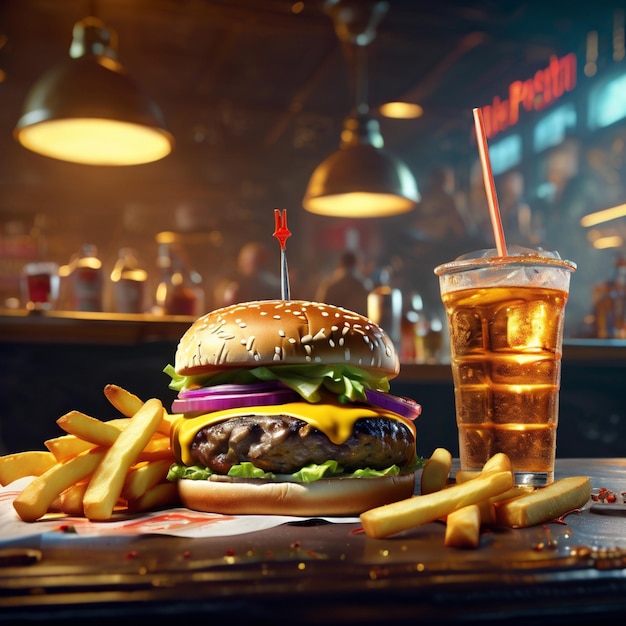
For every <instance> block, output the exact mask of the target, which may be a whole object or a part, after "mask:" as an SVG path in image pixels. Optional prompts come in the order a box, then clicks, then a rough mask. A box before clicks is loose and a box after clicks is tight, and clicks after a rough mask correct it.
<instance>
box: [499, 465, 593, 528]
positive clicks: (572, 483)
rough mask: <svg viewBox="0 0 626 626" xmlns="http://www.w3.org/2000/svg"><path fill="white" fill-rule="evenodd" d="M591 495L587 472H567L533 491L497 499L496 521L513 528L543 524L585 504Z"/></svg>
mask: <svg viewBox="0 0 626 626" xmlns="http://www.w3.org/2000/svg"><path fill="white" fill-rule="evenodd" d="M590 496H591V481H590V480H589V477H588V476H568V477H567V478H561V479H560V480H556V481H554V482H553V483H551V484H549V485H547V486H545V487H538V488H537V489H535V490H534V491H533V492H532V493H529V494H526V495H523V496H519V497H517V498H513V499H510V500H504V501H502V502H499V503H496V507H495V508H496V523H498V524H500V525H501V526H509V527H510V528H526V527H527V526H535V525H536V524H543V523H544V522H549V521H550V520H552V519H555V518H558V517H559V516H561V515H564V514H565V513H567V512H568V511H571V510H573V509H577V508H579V507H581V506H584V505H585V504H586V503H587V501H588V500H589V497H590Z"/></svg>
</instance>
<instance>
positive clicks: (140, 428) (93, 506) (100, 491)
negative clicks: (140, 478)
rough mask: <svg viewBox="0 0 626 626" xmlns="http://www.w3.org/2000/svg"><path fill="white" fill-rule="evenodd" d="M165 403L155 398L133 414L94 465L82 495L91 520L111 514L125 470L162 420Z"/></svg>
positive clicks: (120, 488)
mask: <svg viewBox="0 0 626 626" xmlns="http://www.w3.org/2000/svg"><path fill="white" fill-rule="evenodd" d="M162 416H163V405H162V404H161V401H160V400H158V399H156V398H152V399H150V400H148V401H147V402H145V403H144V404H143V405H142V406H141V408H140V409H139V411H137V413H135V414H134V415H133V417H132V418H131V419H130V422H129V423H128V426H127V427H126V428H125V429H124V430H122V431H121V432H120V435H119V436H118V438H117V439H116V440H115V443H113V445H112V446H111V447H110V448H109V449H108V450H107V452H106V455H105V456H104V458H103V459H102V462H101V463H100V464H99V465H98V467H97V469H95V471H94V473H93V476H92V477H91V480H90V482H89V487H88V488H87V491H86V492H85V497H84V498H83V505H84V507H85V516H86V517H88V518H89V519H92V520H107V519H110V518H111V514H112V512H113V508H114V506H115V503H116V502H117V499H118V498H119V497H120V494H121V492H122V488H123V486H124V480H125V478H126V473H127V472H128V470H129V469H130V467H131V466H132V465H134V464H135V462H136V461H137V458H138V457H139V455H140V453H141V451H142V450H143V449H144V447H145V446H146V445H147V443H148V442H149V441H150V438H151V437H152V435H153V434H154V433H155V432H156V429H157V427H158V425H159V423H160V422H161V419H162Z"/></svg>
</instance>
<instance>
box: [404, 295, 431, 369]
mask: <svg viewBox="0 0 626 626" xmlns="http://www.w3.org/2000/svg"><path fill="white" fill-rule="evenodd" d="M402 300H403V307H402V322H401V335H402V340H401V344H400V361H401V362H402V363H423V362H424V334H425V333H424V324H425V318H424V302H423V300H422V296H421V295H420V294H419V293H417V292H412V293H410V294H409V296H408V297H403V299H402Z"/></svg>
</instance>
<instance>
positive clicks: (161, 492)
mask: <svg viewBox="0 0 626 626" xmlns="http://www.w3.org/2000/svg"><path fill="white" fill-rule="evenodd" d="M104 394H105V396H106V398H107V399H108V400H109V402H110V403H111V404H112V405H113V406H114V407H115V408H116V409H117V410H118V411H119V412H120V413H121V415H122V416H123V417H119V418H114V419H111V420H108V421H102V420H99V419H96V418H94V417H90V416H89V415H86V414H84V413H81V412H80V411H70V412H69V413H67V414H65V415H63V416H62V417H60V418H59V419H58V420H57V424H58V425H59V426H60V427H61V429H62V430H63V431H65V433H66V434H64V435H61V436H59V437H56V438H54V439H48V440H47V441H45V442H44V445H45V447H46V448H47V449H46V450H41V451H40V450H30V451H26V452H17V453H15V454H7V455H5V456H2V457H0V484H2V485H8V484H9V483H11V482H13V481H14V480H17V479H18V478H22V477H24V476H35V478H34V479H33V480H32V482H30V483H29V484H28V485H27V486H26V487H25V488H24V489H23V491H22V492H21V493H20V494H19V495H18V496H17V498H16V499H15V500H14V502H13V506H14V508H15V510H16V511H17V513H18V515H19V516H20V518H21V519H22V520H24V521H25V522H34V521H36V520H38V519H40V518H42V517H43V516H44V515H46V514H47V513H64V514H67V515H71V516H81V517H86V518H88V519H90V520H94V521H105V520H109V519H111V517H112V516H113V514H114V512H119V511H125V512H141V511H149V510H152V509H157V508H161V507H166V506H172V505H175V504H177V502H178V494H177V489H176V483H173V482H169V481H167V480H166V476H167V472H168V470H169V467H170V465H171V464H172V463H173V461H174V457H173V455H172V451H171V448H170V437H169V434H170V429H171V427H172V424H173V423H174V421H175V420H176V419H177V416H176V415H170V414H169V413H167V411H166V410H165V409H164V408H163V405H162V403H161V401H160V400H158V399H156V398H152V399H150V400H147V401H146V402H143V401H142V400H140V399H139V398H138V397H137V396H135V395H134V394H132V393H130V392H128V391H127V390H125V389H123V388H122V387H119V386H117V385H106V386H105V388H104Z"/></svg>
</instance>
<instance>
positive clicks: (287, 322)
mask: <svg viewBox="0 0 626 626" xmlns="http://www.w3.org/2000/svg"><path fill="white" fill-rule="evenodd" d="M165 372H166V373H168V374H169V375H170V376H171V379H172V380H171V383H170V387H171V388H172V389H175V390H176V391H178V397H177V398H176V399H175V400H174V402H173V404H172V412H173V413H175V414H179V415H180V417H179V418H178V419H177V420H176V422H175V424H174V426H173V428H172V431H171V438H172V441H171V443H172V450H173V452H174V456H175V458H176V463H174V464H173V465H172V467H171V469H170V472H169V475H168V478H169V479H170V480H175V481H177V484H178V491H179V495H180V499H181V502H182V503H183V504H184V505H185V506H186V507H188V508H191V509H195V510H199V511H208V512H215V513H225V514H247V513H256V514H288V515H302V516H311V515H315V516H323V515H359V514H360V513H362V512H363V511H366V510H368V509H370V508H373V507H375V506H380V505H383V504H387V503H390V502H393V501H396V500H400V499H404V498H408V497H410V496H411V495H412V494H413V490H414V486H415V469H416V468H417V467H418V457H417V455H416V433H415V425H414V423H413V420H414V419H415V418H417V417H418V416H419V415H420V413H421V406H420V405H419V404H418V403H416V402H414V401H413V400H411V399H408V398H404V397H399V396H394V395H392V394H390V393H389V380H390V379H392V378H393V377H394V376H396V375H397V374H398V372H399V359H398V355H397V352H396V349H395V347H394V345H393V343H392V341H391V340H390V338H389V336H388V335H387V334H386V333H385V331H384V330H383V329H381V328H380V327H379V326H378V325H377V324H375V323H373V322H372V321H370V320H369V319H367V318H366V317H364V316H362V315H359V314H358V313H355V312H353V311H350V310H347V309H344V308H341V307H337V306H332V305H329V304H322V303H315V302H308V301H301V300H262V301H254V302H244V303H240V304H235V305H231V306H228V307H224V308H220V309H217V310H215V311H212V312H210V313H207V314H206V315H204V316H202V317H200V318H199V319H197V320H196V321H195V323H193V324H192V325H191V327H190V328H189V329H188V330H187V331H186V332H185V334H184V335H183V336H182V338H181V339H180V341H179V343H178V346H177V349H176V354H175V360H174V366H173V367H172V366H171V365H169V366H168V367H166V368H165Z"/></svg>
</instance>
